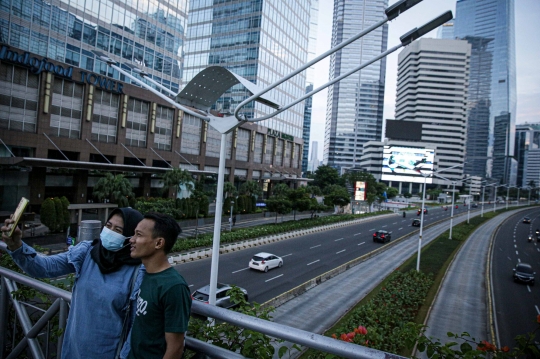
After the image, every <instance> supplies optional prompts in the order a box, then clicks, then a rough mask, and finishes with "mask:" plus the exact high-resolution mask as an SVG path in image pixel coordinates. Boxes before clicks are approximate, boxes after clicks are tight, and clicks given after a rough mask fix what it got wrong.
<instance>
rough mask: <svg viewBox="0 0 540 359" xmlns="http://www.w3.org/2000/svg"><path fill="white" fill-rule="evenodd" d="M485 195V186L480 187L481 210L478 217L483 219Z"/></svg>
mask: <svg viewBox="0 0 540 359" xmlns="http://www.w3.org/2000/svg"><path fill="white" fill-rule="evenodd" d="M485 195H486V185H483V186H482V209H481V210H480V217H482V218H484V198H485V197H484V196H485Z"/></svg>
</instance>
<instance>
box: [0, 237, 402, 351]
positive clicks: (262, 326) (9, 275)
mask: <svg viewBox="0 0 540 359" xmlns="http://www.w3.org/2000/svg"><path fill="white" fill-rule="evenodd" d="M1 248H2V246H0V249H1ZM18 284H22V285H24V286H27V287H30V288H33V289H35V290H38V291H39V292H41V293H43V294H46V295H49V296H50V297H51V298H53V302H52V304H51V306H50V307H49V308H48V309H47V310H45V312H44V314H43V315H42V316H41V317H40V318H39V319H38V320H37V321H36V322H35V323H34V324H33V323H32V322H31V320H30V316H29V314H28V312H27V307H28V306H27V305H26V304H25V303H23V302H21V301H20V300H19V299H18V298H17V296H16V295H14V294H13V292H14V291H16V290H17V288H18ZM0 286H1V288H0V354H2V353H4V354H5V355H6V356H5V358H6V359H11V358H16V357H17V356H18V355H19V354H20V353H21V352H23V351H24V350H27V353H28V354H29V355H31V357H32V358H33V359H44V358H46V357H48V355H46V354H45V353H46V352H48V348H49V345H50V344H51V343H49V342H47V343H45V345H41V344H40V343H39V341H38V339H37V337H38V336H40V335H45V336H46V338H48V336H49V334H50V333H49V331H50V329H49V328H48V323H49V322H50V321H51V320H52V319H53V318H55V317H56V316H57V315H58V321H59V328H61V329H63V328H65V325H66V321H67V315H68V311H69V303H70V302H71V292H68V291H66V290H63V289H60V288H57V287H55V286H53V285H50V284H47V283H44V282H42V281H39V280H37V279H34V278H30V277H28V276H26V275H23V274H20V273H17V272H14V271H12V270H9V269H7V268H3V267H0ZM10 302H11V304H12V306H13V308H14V312H15V317H16V318H15V320H18V321H19V324H20V326H21V328H22V330H23V333H22V339H21V340H20V341H19V342H18V343H11V345H8V344H9V343H7V339H8V335H7V334H8V333H7V332H8V319H9V303H10ZM191 313H192V315H193V314H198V315H202V316H204V317H210V318H215V319H217V320H220V321H224V322H227V323H230V324H233V325H235V326H237V327H241V328H246V329H251V330H255V331H257V332H260V333H263V334H266V335H269V336H271V337H274V338H279V339H283V340H286V341H288V342H291V343H296V344H299V345H301V346H304V347H308V348H313V349H316V350H320V351H323V352H325V353H330V354H334V355H338V356H340V357H343V358H362V359H375V358H388V359H390V358H402V357H401V356H398V355H395V354H390V353H386V352H383V351H380V350H375V349H371V348H367V347H363V346H359V345H355V344H352V343H347V342H344V341H340V340H335V339H332V338H329V337H325V336H323V335H319V334H314V333H310V332H307V331H305V330H300V329H296V328H292V327H289V326H286V325H282V324H278V323H273V322H269V321H266V320H263V319H259V318H256V317H251V316H248V315H245V314H241V313H238V312H235V311H231V310H227V309H223V308H220V307H216V306H213V305H208V304H203V303H200V302H197V301H194V302H193V304H192V307H191ZM46 327H47V328H46ZM188 334H189V333H188ZM62 339H63V337H62V335H60V336H59V337H58V341H57V343H56V348H57V357H60V354H61V351H62ZM8 347H9V348H13V349H12V350H11V352H10V353H6V350H7V348H8ZM186 348H188V349H190V350H192V351H194V352H197V353H202V354H205V355H207V356H208V357H210V358H223V359H229V358H233V359H235V358H244V357H243V356H242V355H240V354H238V353H234V352H231V351H228V350H226V349H223V348H220V347H217V346H214V345H212V344H209V343H206V342H203V341H200V340H197V339H194V338H191V337H189V336H186ZM44 350H45V353H44Z"/></svg>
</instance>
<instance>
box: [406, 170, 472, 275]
mask: <svg viewBox="0 0 540 359" xmlns="http://www.w3.org/2000/svg"><path fill="white" fill-rule="evenodd" d="M465 163H466V162H464V163H462V164H460V165H455V166H452V167H447V168H443V169H441V170H439V171H436V172H432V173H430V174H423V173H420V174H421V175H422V176H423V177H424V191H423V192H422V210H421V211H420V212H422V213H421V216H420V232H419V234H418V253H417V256H416V271H417V272H420V253H421V252H422V233H423V230H424V204H425V199H426V180H427V177H428V176H432V175H434V174H436V173H439V172H444V171H446V170H450V169H453V168H458V167H463V166H465ZM452 208H453V206H452Z"/></svg>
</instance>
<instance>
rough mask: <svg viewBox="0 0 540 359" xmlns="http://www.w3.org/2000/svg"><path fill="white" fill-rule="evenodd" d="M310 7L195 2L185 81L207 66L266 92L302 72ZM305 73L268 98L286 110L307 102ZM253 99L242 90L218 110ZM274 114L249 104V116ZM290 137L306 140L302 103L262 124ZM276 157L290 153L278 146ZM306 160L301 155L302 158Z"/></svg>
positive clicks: (265, 0) (261, 0)
mask: <svg viewBox="0 0 540 359" xmlns="http://www.w3.org/2000/svg"><path fill="white" fill-rule="evenodd" d="M310 11H311V1H302V0H294V1H282V0H239V1H234V2H229V1H215V0H191V1H190V7H189V20H188V39H189V40H188V42H187V46H186V52H185V67H184V80H185V81H186V82H188V81H190V80H191V79H192V78H193V77H194V76H195V75H196V74H198V73H199V72H200V71H201V70H203V69H204V68H206V67H208V66H212V65H215V66H223V67H226V68H227V69H229V70H230V71H232V72H234V73H236V74H238V75H240V76H243V77H244V78H246V79H248V80H249V81H251V82H253V83H255V84H257V85H259V86H260V87H261V88H264V87H266V86H267V85H270V84H272V83H274V82H275V81H277V80H278V79H280V78H281V77H283V76H285V75H287V74H288V73H290V72H292V71H293V70H295V69H297V68H298V67H300V66H301V65H303V64H304V63H306V60H307V53H308V51H307V49H308V45H309V25H310ZM305 91H306V74H305V73H302V74H300V75H298V76H295V77H294V78H292V79H290V80H289V81H287V82H286V83H284V84H282V85H280V86H278V87H277V88H276V89H274V90H272V91H271V92H270V93H269V95H270V96H271V97H273V98H274V99H275V100H276V101H277V102H278V103H280V104H282V105H286V104H288V103H290V102H292V101H293V100H295V99H297V98H299V97H301V96H303V95H304V94H305ZM248 95H250V94H249V93H248V92H247V91H246V90H245V88H244V87H243V86H241V85H237V86H235V87H233V88H232V89H231V90H229V91H228V92H227V93H226V94H224V95H223V96H222V97H221V98H220V99H219V100H218V105H217V106H218V107H217V108H216V110H220V111H225V112H226V111H234V109H235V108H236V106H237V105H238V104H239V103H240V102H242V101H243V100H245V99H246V98H247V97H248ZM273 111H274V110H273V109H271V108H269V107H267V106H264V105H262V104H260V103H252V104H248V105H247V106H246V107H245V108H244V112H243V113H244V114H245V115H246V116H247V117H248V118H254V117H260V116H262V115H265V114H268V113H271V112H273ZM259 124H260V125H263V126H265V127H268V128H270V129H272V130H275V131H278V132H279V133H282V134H286V135H288V136H293V137H298V138H302V135H303V133H302V129H303V126H304V104H303V103H300V104H297V105H295V106H294V107H292V108H290V109H289V110H287V111H285V112H282V113H281V114H279V115H277V116H275V117H272V118H270V119H267V120H264V121H261V122H259ZM277 146H278V147H281V148H278V149H277V151H279V152H283V151H290V150H291V149H290V148H288V149H287V148H283V144H282V143H280V144H278V145H277ZM300 155H301V154H300Z"/></svg>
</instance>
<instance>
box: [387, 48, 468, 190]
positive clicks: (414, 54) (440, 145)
mask: <svg viewBox="0 0 540 359" xmlns="http://www.w3.org/2000/svg"><path fill="white" fill-rule="evenodd" d="M470 55H471V46H470V45H469V44H468V43H467V42H466V41H462V40H444V39H420V40H417V41H415V42H413V43H412V44H411V45H409V46H407V47H406V48H405V49H404V50H403V51H401V52H400V53H399V55H398V84H397V99H396V120H402V121H403V120H404V121H413V122H420V123H421V124H422V137H421V144H422V146H425V147H426V148H433V149H435V148H436V150H435V169H436V170H437V171H441V170H443V169H444V168H448V167H452V166H455V165H458V164H463V162H464V160H465V158H464V157H465V140H466V135H467V132H466V129H467V111H466V107H465V105H464V104H465V101H466V99H467V87H468V80H469V61H470ZM462 173H463V169H462V168H455V169H452V170H449V171H446V172H444V173H443V174H442V175H443V176H444V177H447V178H449V179H455V180H459V179H461V178H462ZM443 182H444V181H439V180H437V179H434V183H443Z"/></svg>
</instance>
